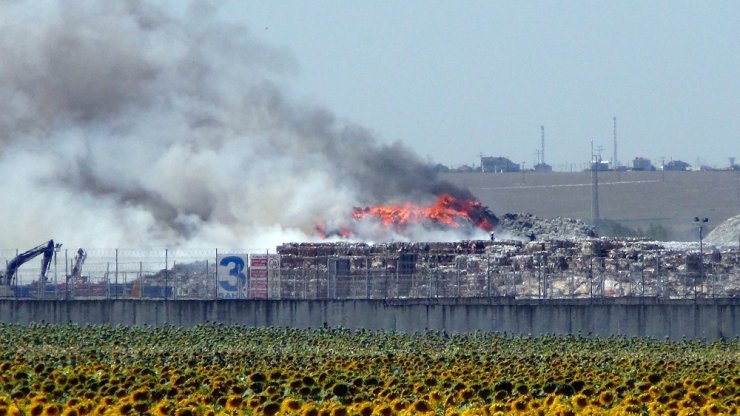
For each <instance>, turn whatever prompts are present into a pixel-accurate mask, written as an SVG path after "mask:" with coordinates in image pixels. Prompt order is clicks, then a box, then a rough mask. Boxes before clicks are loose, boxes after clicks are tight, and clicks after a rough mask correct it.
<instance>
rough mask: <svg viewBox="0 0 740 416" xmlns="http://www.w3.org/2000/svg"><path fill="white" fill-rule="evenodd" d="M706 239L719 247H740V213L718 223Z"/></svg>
mask: <svg viewBox="0 0 740 416" xmlns="http://www.w3.org/2000/svg"><path fill="white" fill-rule="evenodd" d="M704 241H706V243H707V244H711V245H714V246H717V247H733V246H734V247H738V245H740V215H735V216H734V217H732V218H729V219H728V220H726V221H725V222H723V223H722V224H720V225H718V226H717V228H715V229H714V230H712V232H710V233H709V234H708V235H707V238H706V239H705V240H704Z"/></svg>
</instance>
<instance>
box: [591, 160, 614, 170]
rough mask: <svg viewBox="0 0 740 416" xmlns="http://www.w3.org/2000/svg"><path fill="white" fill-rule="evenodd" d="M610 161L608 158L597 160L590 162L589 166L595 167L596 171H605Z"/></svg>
mask: <svg viewBox="0 0 740 416" xmlns="http://www.w3.org/2000/svg"><path fill="white" fill-rule="evenodd" d="M609 166H610V163H609V161H608V160H599V161H597V162H592V166H591V168H592V169H593V168H596V170H598V171H606V170H610V169H609Z"/></svg>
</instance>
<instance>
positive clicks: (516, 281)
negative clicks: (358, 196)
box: [0, 249, 740, 300]
mask: <svg viewBox="0 0 740 416" xmlns="http://www.w3.org/2000/svg"><path fill="white" fill-rule="evenodd" d="M15 255H17V250H0V264H2V265H6V264H7V263H8V262H9V261H10V260H11V259H12V258H13V257H14V256H15ZM692 256H693V258H692ZM696 256H697V255H696V254H695V253H693V254H692V253H672V254H670V255H665V254H651V255H645V256H641V257H638V258H635V259H632V260H627V259H611V258H605V257H596V256H588V255H584V256H579V257H576V258H569V259H567V260H563V258H558V257H556V256H548V255H546V254H542V253H539V254H538V253H534V254H532V255H526V256H525V255H518V256H513V257H506V258H502V257H500V256H496V255H491V254H485V253H484V254H459V255H449V254H447V255H445V256H439V255H431V254H430V255H418V256H416V257H415V258H414V260H413V262H412V263H407V264H404V260H403V259H401V258H400V257H399V256H398V255H396V254H388V255H374V256H329V255H327V256H320V255H317V256H311V257H299V256H280V255H279V254H278V253H275V252H270V251H269V250H266V249H265V250H218V249H206V250H167V249H162V250H129V249H92V250H88V251H87V259H86V261H85V263H84V264H83V267H82V274H81V276H80V278H68V276H69V273H70V270H71V268H72V260H73V257H74V252H73V251H67V250H60V251H58V252H57V253H56V255H55V258H54V261H53V263H52V265H51V268H50V270H49V272H48V274H47V279H46V281H40V280H39V273H40V270H39V268H40V265H39V261H30V262H28V263H26V264H25V265H23V266H22V267H21V268H20V269H19V270H18V272H17V275H16V278H15V281H14V282H13V284H12V285H11V288H12V291H11V292H10V295H9V296H10V297H15V298H36V299H86V298H106V299H117V298H122V299H123V298H132V299H137V298H142V299H173V300H176V299H219V298H230V299H234V298H236V299H256V298H268V299H403V298H418V299H424V298H473V297H474V298H481V297H483V298H485V297H501V296H506V297H514V298H589V297H620V296H629V297H658V298H684V299H690V298H712V297H737V296H738V295H740V261H738V258H740V250H735V251H728V252H725V253H723V255H722V257H721V258H720V259H717V258H713V257H712V255H709V254H708V255H705V256H704V257H703V259H701V262H700V263H699V264H700V265H701V267H697V266H696V264H695V263H696V262H697V261H698V260H697V259H696Z"/></svg>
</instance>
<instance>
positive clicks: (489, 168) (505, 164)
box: [480, 156, 521, 172]
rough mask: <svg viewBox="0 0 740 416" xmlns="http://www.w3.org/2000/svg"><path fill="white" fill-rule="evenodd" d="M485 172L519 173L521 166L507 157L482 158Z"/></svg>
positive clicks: (481, 165) (482, 168) (481, 161)
mask: <svg viewBox="0 0 740 416" xmlns="http://www.w3.org/2000/svg"><path fill="white" fill-rule="evenodd" d="M480 167H481V171H483V172H519V171H520V169H521V168H520V166H519V164H517V163H514V162H512V161H511V160H509V159H507V158H505V157H491V156H485V157H481V158H480Z"/></svg>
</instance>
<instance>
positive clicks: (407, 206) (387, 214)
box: [317, 194, 498, 238]
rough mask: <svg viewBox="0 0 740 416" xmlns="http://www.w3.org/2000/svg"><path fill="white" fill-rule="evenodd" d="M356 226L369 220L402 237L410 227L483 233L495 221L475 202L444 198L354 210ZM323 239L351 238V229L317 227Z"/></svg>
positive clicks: (486, 209)
mask: <svg viewBox="0 0 740 416" xmlns="http://www.w3.org/2000/svg"><path fill="white" fill-rule="evenodd" d="M352 219H353V220H354V221H355V222H359V221H363V220H372V221H376V222H377V223H379V224H381V225H382V226H383V227H385V228H386V229H389V230H393V231H397V232H401V233H403V230H404V229H406V228H407V227H409V226H412V225H420V226H423V227H427V228H437V229H444V228H454V229H473V228H479V229H481V230H483V231H486V232H491V231H493V230H494V228H495V227H496V225H497V224H498V218H497V217H496V216H495V215H494V214H493V213H492V212H491V211H490V210H489V209H488V208H487V207H485V206H483V204H482V203H481V202H480V201H477V200H475V199H464V198H455V197H454V196H452V195H449V194H444V195H441V196H439V197H438V198H437V200H436V201H435V202H434V203H433V204H431V205H426V206H424V205H417V204H413V203H411V202H407V203H404V204H402V205H377V206H369V207H365V208H355V209H354V210H353V212H352ZM317 230H318V231H319V232H320V233H321V235H322V236H323V237H327V236H329V235H338V236H340V237H344V238H347V237H350V236H351V235H352V234H353V232H352V230H353V227H351V226H348V227H341V228H340V229H338V230H334V231H331V232H328V231H327V230H326V227H324V226H323V225H319V226H317Z"/></svg>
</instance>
